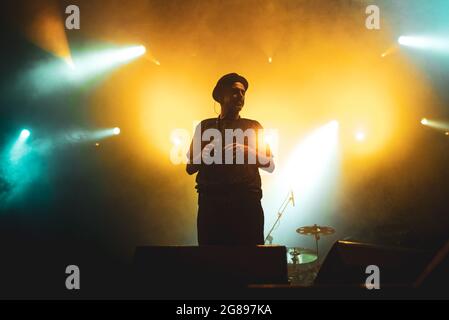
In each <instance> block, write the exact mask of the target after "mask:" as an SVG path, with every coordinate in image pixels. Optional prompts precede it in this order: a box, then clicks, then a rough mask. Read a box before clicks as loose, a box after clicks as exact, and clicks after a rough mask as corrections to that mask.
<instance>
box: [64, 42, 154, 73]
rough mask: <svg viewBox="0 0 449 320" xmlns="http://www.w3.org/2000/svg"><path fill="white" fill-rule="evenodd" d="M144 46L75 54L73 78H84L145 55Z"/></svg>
mask: <svg viewBox="0 0 449 320" xmlns="http://www.w3.org/2000/svg"><path fill="white" fill-rule="evenodd" d="M145 52H146V49H145V47H144V46H133V47H125V48H112V49H106V50H100V51H97V52H92V53H86V54H82V55H77V54H75V53H74V54H73V63H74V69H73V70H72V73H71V74H70V77H71V79H72V80H77V79H78V80H83V79H86V78H88V77H90V76H93V75H96V74H98V73H101V72H103V71H105V70H107V69H109V68H112V67H115V66H118V65H121V64H124V63H126V62H128V61H131V60H133V59H136V58H138V57H140V56H142V55H144V54H145Z"/></svg>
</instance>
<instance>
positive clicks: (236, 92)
mask: <svg viewBox="0 0 449 320" xmlns="http://www.w3.org/2000/svg"><path fill="white" fill-rule="evenodd" d="M245 92H246V90H245V86H244V85H243V84H242V83H241V82H234V83H233V84H232V86H231V87H228V88H226V89H225V90H224V92H223V105H224V106H225V107H226V108H230V109H233V111H240V110H242V108H243V105H244V104H245Z"/></svg>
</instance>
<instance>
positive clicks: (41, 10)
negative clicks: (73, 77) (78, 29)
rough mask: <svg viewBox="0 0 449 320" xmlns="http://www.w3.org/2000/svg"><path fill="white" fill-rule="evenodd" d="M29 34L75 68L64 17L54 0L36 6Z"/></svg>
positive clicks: (37, 42) (31, 38) (40, 45)
mask: <svg viewBox="0 0 449 320" xmlns="http://www.w3.org/2000/svg"><path fill="white" fill-rule="evenodd" d="M31 21H32V23H31V24H30V25H29V28H28V30H27V34H28V36H29V38H30V40H31V41H32V42H33V43H35V44H36V45H37V46H39V47H40V48H42V49H43V50H45V51H47V52H50V53H52V54H53V55H55V56H57V57H59V58H61V59H63V60H64V61H65V62H66V63H67V64H68V65H69V66H70V67H72V68H73V61H72V56H71V53H70V48H69V44H68V40H67V36H66V33H65V25H64V18H63V16H62V13H61V12H60V10H59V8H58V7H57V5H56V4H54V3H53V2H48V3H47V4H46V5H42V6H40V7H36V11H35V12H34V13H33V16H32V18H31Z"/></svg>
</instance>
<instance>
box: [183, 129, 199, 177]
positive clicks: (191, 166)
mask: <svg viewBox="0 0 449 320" xmlns="http://www.w3.org/2000/svg"><path fill="white" fill-rule="evenodd" d="M196 139H199V140H196ZM195 142H196V144H197V145H198V144H199V148H194V147H193V146H194V144H195ZM196 149H198V150H196ZM200 167H201V123H200V124H198V125H197V126H196V128H195V133H194V135H193V139H192V142H191V143H190V148H189V151H188V152H187V165H186V171H187V173H188V174H189V175H192V174H194V173H196V172H198V171H199V170H200Z"/></svg>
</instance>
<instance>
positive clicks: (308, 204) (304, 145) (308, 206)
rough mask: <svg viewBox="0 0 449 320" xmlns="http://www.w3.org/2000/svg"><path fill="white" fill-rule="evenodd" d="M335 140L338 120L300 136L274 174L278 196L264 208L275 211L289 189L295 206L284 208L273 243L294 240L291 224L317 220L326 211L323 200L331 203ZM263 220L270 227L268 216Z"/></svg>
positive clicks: (335, 168)
mask: <svg viewBox="0 0 449 320" xmlns="http://www.w3.org/2000/svg"><path fill="white" fill-rule="evenodd" d="M338 141H339V123H338V122H337V121H331V122H329V123H327V124H325V125H323V126H321V127H319V128H317V129H316V130H314V131H313V132H311V133H310V134H309V135H307V136H306V137H305V138H304V139H302V140H301V141H300V142H299V143H298V145H297V146H296V147H295V148H294V149H293V151H292V153H291V154H290V156H289V159H288V161H287V163H286V164H285V165H283V166H282V169H281V172H279V175H278V176H277V177H278V179H277V184H278V185H277V186H276V190H278V191H277V197H278V199H277V200H276V201H275V202H276V203H271V202H272V201H273V200H272V201H270V203H269V204H267V207H268V208H269V207H270V206H271V205H272V208H269V209H272V210H270V211H273V212H277V211H275V210H277V207H279V204H280V203H281V202H282V201H283V199H284V198H285V195H286V194H287V193H288V191H289V190H292V191H293V193H294V196H295V199H296V206H295V207H294V208H290V209H288V210H289V211H288V213H286V214H285V215H284V217H283V218H282V219H283V220H282V222H281V225H280V226H279V227H278V228H277V229H276V230H275V233H274V237H275V238H276V239H275V240H276V243H279V244H285V245H287V244H288V245H292V244H294V243H296V241H297V239H296V235H295V233H294V232H293V233H292V232H291V228H292V226H302V225H305V224H306V223H307V221H309V220H310V219H312V217H313V221H320V219H321V218H323V216H324V215H325V214H327V212H326V211H327V208H326V203H329V202H331V198H332V196H333V190H335V188H336V187H335V183H336V181H337V179H336V178H337V176H338V173H339V170H338V169H339V157H338V155H339V153H338V149H339V148H338ZM276 218H277V216H276V215H273V216H271V219H272V220H273V221H272V222H274V220H275V219H276ZM266 221H267V222H266V226H267V227H270V226H271V225H272V222H271V221H270V217H267V219H266ZM266 231H267V230H266Z"/></svg>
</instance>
